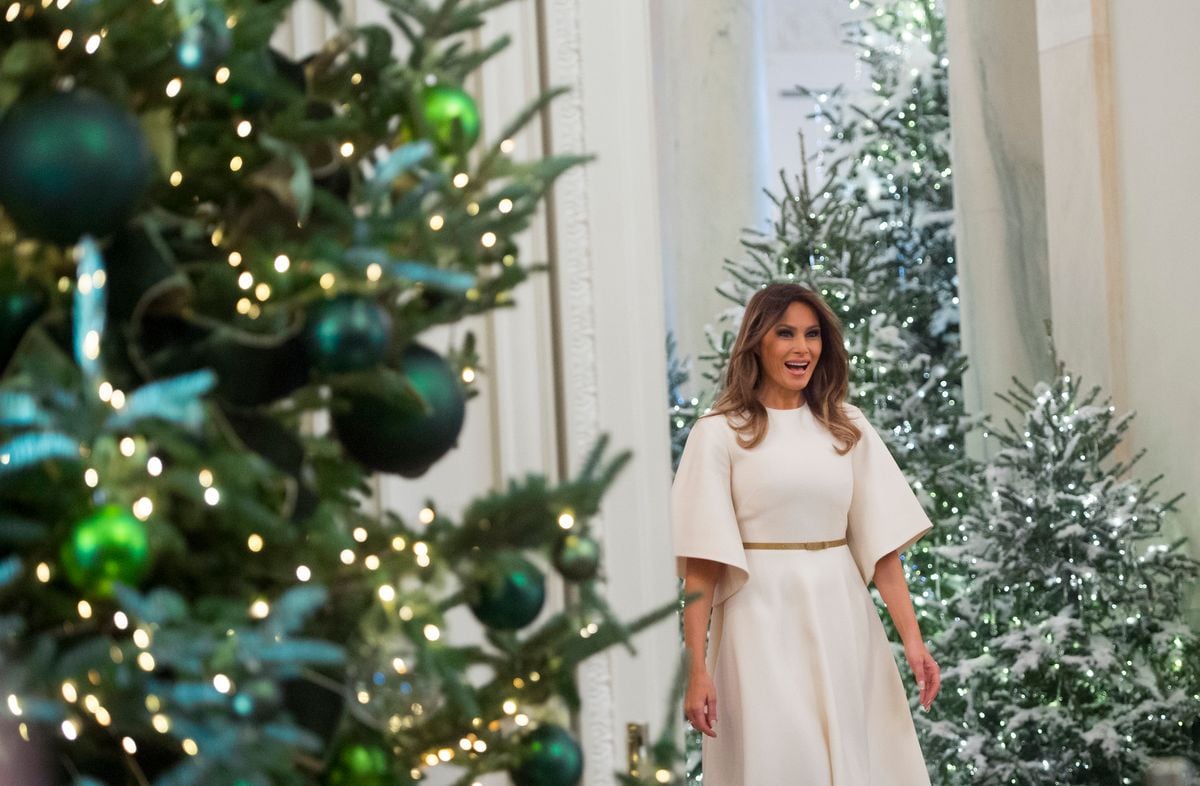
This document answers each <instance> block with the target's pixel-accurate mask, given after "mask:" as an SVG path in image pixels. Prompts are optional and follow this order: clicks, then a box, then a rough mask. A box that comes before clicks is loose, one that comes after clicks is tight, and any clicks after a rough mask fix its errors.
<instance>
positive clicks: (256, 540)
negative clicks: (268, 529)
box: [246, 532, 263, 554]
mask: <svg viewBox="0 0 1200 786" xmlns="http://www.w3.org/2000/svg"><path fill="white" fill-rule="evenodd" d="M246 548H248V549H250V550H251V551H253V552H254V553H255V554H257V553H258V552H260V551H262V550H263V538H262V535H259V534H258V533H257V532H254V533H251V535H250V537H248V538H246Z"/></svg>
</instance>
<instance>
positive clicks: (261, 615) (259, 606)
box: [250, 598, 271, 620]
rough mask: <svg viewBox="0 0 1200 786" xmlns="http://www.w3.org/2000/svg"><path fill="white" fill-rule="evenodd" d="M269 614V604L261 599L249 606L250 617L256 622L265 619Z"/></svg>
mask: <svg viewBox="0 0 1200 786" xmlns="http://www.w3.org/2000/svg"><path fill="white" fill-rule="evenodd" d="M270 613H271V604H269V603H267V602H266V601H265V600H263V599H262V598H259V599H258V600H256V601H254V602H253V603H251V604H250V616H251V617H253V618H254V619H256V620H262V619H266V618H267V615H268V614H270Z"/></svg>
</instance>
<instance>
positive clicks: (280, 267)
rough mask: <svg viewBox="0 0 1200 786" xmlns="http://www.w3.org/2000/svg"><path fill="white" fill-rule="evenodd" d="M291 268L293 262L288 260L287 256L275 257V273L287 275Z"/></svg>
mask: <svg viewBox="0 0 1200 786" xmlns="http://www.w3.org/2000/svg"><path fill="white" fill-rule="evenodd" d="M291 266H292V260H291V259H289V258H288V255H287V254H280V255H279V256H277V257H275V271H276V272H277V273H286V272H288V268H290V267H291Z"/></svg>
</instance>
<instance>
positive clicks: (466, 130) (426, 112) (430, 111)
mask: <svg viewBox="0 0 1200 786" xmlns="http://www.w3.org/2000/svg"><path fill="white" fill-rule="evenodd" d="M421 113H422V116H423V117H424V118H425V126H426V128H428V129H429V131H430V133H431V134H433V141H434V142H435V143H436V144H437V146H438V149H439V150H441V151H442V152H443V153H453V152H456V151H458V150H464V149H466V148H468V147H470V146H471V145H473V144H475V142H476V141H477V140H478V139H479V107H477V106H476V105H475V99H473V98H471V96H469V95H468V94H467V93H466V92H465V91H463V90H460V89H459V88H457V87H450V86H449V85H434V86H433V87H428V88H426V89H425V92H423V93H422V94H421Z"/></svg>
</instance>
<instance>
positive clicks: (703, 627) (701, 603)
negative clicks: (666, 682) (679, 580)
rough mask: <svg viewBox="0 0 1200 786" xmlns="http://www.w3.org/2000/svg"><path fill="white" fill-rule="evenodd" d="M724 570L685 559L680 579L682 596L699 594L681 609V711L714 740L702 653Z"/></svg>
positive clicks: (713, 694)
mask: <svg viewBox="0 0 1200 786" xmlns="http://www.w3.org/2000/svg"><path fill="white" fill-rule="evenodd" d="M724 567H725V566H724V565H723V564H722V563H720V562H713V561H712V560H707V559H697V558H695V557H688V561H687V570H686V573H685V576H684V579H683V592H684V595H685V596H690V595H693V594H695V593H699V594H700V597H698V598H696V599H695V600H693V601H692V602H691V603H689V604H688V605H687V606H685V607H684V609H683V644H684V648H685V649H686V650H687V654H688V687H687V694H686V695H685V696H684V700H683V708H684V713H685V714H686V715H687V719H688V720H689V721H691V723H692V726H693V727H694V728H696V729H697V730H698V731H701V732H703V733H704V734H707V735H708V736H710V737H715V736H717V733H716V731H714V729H713V724H715V723H716V722H717V691H716V688H715V687H714V686H713V681H712V678H711V677H710V676H709V674H708V668H707V666H706V665H705V662H704V652H705V647H706V644H707V639H708V618H709V615H710V614H711V612H712V605H713V593H714V592H715V590H716V586H717V579H719V578H720V577H721V571H722V569H723V568H724Z"/></svg>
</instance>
